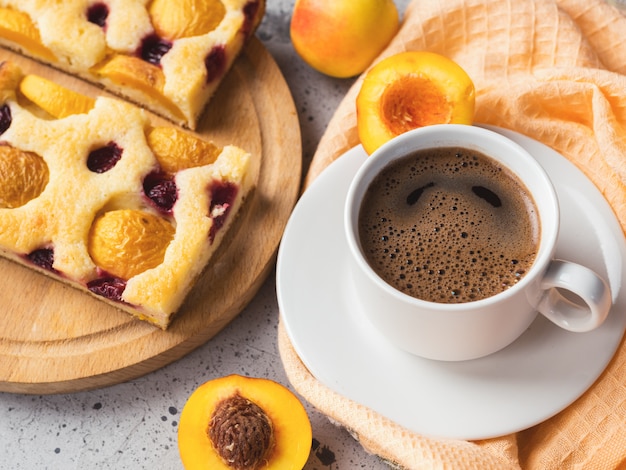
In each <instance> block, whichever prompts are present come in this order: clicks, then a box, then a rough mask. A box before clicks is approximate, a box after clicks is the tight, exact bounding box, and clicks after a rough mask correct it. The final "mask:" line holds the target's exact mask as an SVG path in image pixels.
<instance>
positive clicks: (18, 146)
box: [0, 62, 254, 329]
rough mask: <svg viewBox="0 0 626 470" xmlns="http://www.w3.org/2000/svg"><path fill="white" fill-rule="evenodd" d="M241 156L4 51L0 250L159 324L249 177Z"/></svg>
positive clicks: (179, 298) (0, 68) (246, 159)
mask: <svg viewBox="0 0 626 470" xmlns="http://www.w3.org/2000/svg"><path fill="white" fill-rule="evenodd" d="M50 97H53V98H50ZM251 158H252V157H251V155H250V154H248V153H247V152H245V151H244V150H242V149H240V148H238V147H236V146H226V147H223V148H219V147H217V146H216V145H214V144H213V143H211V142H208V141H205V140H202V139H200V138H199V137H197V136H196V135H195V134H192V133H190V132H187V131H183V130H181V129H180V128H177V127H167V126H158V127H155V126H152V125H151V123H150V121H149V119H148V117H147V113H146V112H145V111H144V110H143V109H141V108H138V107H136V106H134V105H132V104H129V103H126V102H124V101H122V100H119V99H114V98H107V97H99V98H96V99H92V98H90V97H87V96H84V95H81V94H78V93H76V92H74V91H71V90H69V89H65V88H62V87H60V86H59V85H56V84H55V83H53V82H51V81H48V80H46V79H44V78H42V77H39V76H35V75H27V76H23V74H22V72H21V70H20V69H19V68H18V67H17V66H15V65H14V64H12V63H10V62H4V63H2V64H0V254H1V255H2V256H4V257H6V258H9V259H11V260H13V261H16V262H18V263H21V264H22V265H25V266H28V267H30V268H33V269H36V270H38V271H40V272H42V273H45V274H47V275H49V276H51V277H53V278H55V279H57V280H60V281H63V282H65V283H68V284H71V285H73V286H75V287H77V288H79V289H82V290H83V291H85V292H89V293H91V294H93V295H95V296H96V297H97V298H99V299H102V300H104V301H106V302H109V303H111V304H112V305H115V306H116V307H118V308H121V309H123V310H125V311H127V312H129V313H131V314H132V315H134V316H136V317H138V318H140V319H143V320H147V321H149V322H151V323H153V324H155V325H157V326H159V327H161V328H163V329H165V328H167V327H168V325H169V324H170V322H171V320H172V317H173V316H174V314H175V313H176V312H177V310H178V309H179V307H180V306H181V304H182V303H183V301H184V299H185V297H186V295H187V294H188V292H189V291H190V289H191V288H192V286H193V285H194V283H195V281H196V279H197V278H198V277H199V276H200V275H201V273H202V272H203V270H204V269H205V268H206V266H207V265H208V264H209V261H210V259H211V257H212V255H213V254H214V253H215V252H216V250H217V249H218V247H219V245H220V242H221V241H222V239H223V237H224V234H225V233H226V232H227V231H228V229H229V226H230V225H231V224H232V222H233V220H234V219H235V216H236V214H237V212H238V211H239V208H240V207H241V205H242V203H243V201H244V198H245V197H246V195H247V194H248V192H249V190H250V189H251V188H252V186H253V185H254V181H253V179H254V178H253V177H252V172H251V171H249V169H250V165H251Z"/></svg>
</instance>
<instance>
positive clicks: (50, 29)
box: [0, 0, 265, 129]
mask: <svg viewBox="0 0 626 470" xmlns="http://www.w3.org/2000/svg"><path fill="white" fill-rule="evenodd" d="M0 6H1V7H0V45H2V46H4V47H7V48H10V49H12V50H16V51H18V52H20V53H22V54H24V55H27V56H29V57H32V58H35V59H37V60H39V61H42V62H44V63H46V64H49V65H52V66H54V67H56V68H58V69H61V70H64V71H66V72H68V73H70V74H73V75H76V76H79V77H82V78H83V79H85V80H88V81H90V82H92V83H97V84H99V85H102V86H104V87H105V89H107V90H109V91H111V92H113V93H116V94H118V95H120V96H123V97H125V98H127V99H130V100H131V101H134V102H135V103H137V104H139V105H141V106H144V107H146V108H147V109H149V110H151V111H153V112H155V113H157V114H160V115H161V116H163V117H166V118H168V119H169V120H171V121H172V122H174V123H177V124H180V125H183V126H185V127H188V128H190V129H195V128H196V126H197V124H198V119H199V118H200V116H201V114H202V112H203V110H204V109H205V107H206V104H207V103H208V101H209V100H210V98H211V96H212V95H213V94H214V92H215V91H216V89H217V87H218V85H219V84H220V82H221V81H222V79H223V78H224V76H225V75H226V73H227V72H228V70H229V69H230V68H231V66H232V63H233V62H234V60H235V58H236V57H237V56H238V55H239V53H240V52H241V50H242V48H243V46H244V45H245V42H246V40H247V39H248V38H249V37H250V36H252V34H253V33H254V32H255V30H256V28H257V26H258V25H259V23H260V22H261V19H262V18H263V15H264V13H265V0H152V1H146V0H101V1H100V0H95V1H94V0H63V1H49V2H44V1H24V0H4V1H2V2H0Z"/></svg>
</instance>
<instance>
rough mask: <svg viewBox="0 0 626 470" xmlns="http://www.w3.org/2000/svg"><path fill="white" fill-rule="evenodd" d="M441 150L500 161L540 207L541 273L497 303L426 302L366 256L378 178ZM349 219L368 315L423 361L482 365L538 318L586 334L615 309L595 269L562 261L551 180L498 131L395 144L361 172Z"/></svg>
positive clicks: (420, 136) (357, 283)
mask: <svg viewBox="0 0 626 470" xmlns="http://www.w3.org/2000/svg"><path fill="white" fill-rule="evenodd" d="M437 147H462V148H466V149H472V150H476V151H478V152H481V153H483V154H484V155H486V156H489V157H491V158H492V159H494V160H496V161H498V162H499V163H500V164H501V165H503V166H505V167H507V168H508V169H509V170H511V171H512V172H513V173H514V174H515V175H516V176H517V177H518V178H519V179H520V180H521V182H522V183H523V184H524V185H525V186H526V187H527V188H528V190H529V192H530V194H531V195H532V196H533V198H534V201H535V205H536V206H537V209H538V212H539V221H540V224H541V237H540V241H539V249H538V252H537V255H536V258H535V261H534V263H533V265H532V266H531V268H530V269H529V270H528V271H527V273H526V274H525V275H524V277H523V278H522V279H521V280H520V281H519V282H517V283H516V284H514V285H513V286H512V287H510V288H508V289H507V290H504V291H502V292H500V293H498V294H496V295H493V296H491V297H487V298H484V299H481V300H476V301H471V302H465V303H437V302H430V301H425V300H420V299H418V298H415V297H412V296H409V295H407V294H405V293H403V292H401V291H400V290H398V289H396V288H394V287H392V286H391V285H390V284H388V283H387V282H386V281H384V280H383V279H382V278H381V277H380V276H379V275H378V274H377V273H376V272H375V271H374V269H372V267H371V266H370V265H369V264H368V261H367V259H366V257H365V255H364V254H363V252H362V249H361V244H360V241H359V229H358V223H359V222H358V219H359V210H360V207H361V201H362V199H363V196H364V194H365V192H366V190H367V189H368V187H369V185H370V183H371V182H372V180H373V179H374V177H375V176H376V175H377V174H378V173H379V172H380V171H381V169H382V168H383V167H385V166H386V165H387V164H388V163H390V162H391V161H393V160H394V159H397V158H400V157H403V156H406V155H408V154H410V153H412V152H413V151H416V150H420V149H427V148H437ZM344 219H345V220H344V221H345V233H346V237H347V241H348V246H349V250H350V258H351V271H352V280H353V282H354V287H355V289H356V292H357V298H358V299H359V303H360V305H359V308H360V311H361V312H362V313H363V314H364V315H365V316H366V317H367V318H369V320H370V321H371V323H372V324H373V325H374V326H375V327H376V328H377V329H378V331H380V333H381V334H382V335H383V336H384V337H386V338H387V339H388V340H390V341H391V342H392V343H394V344H395V345H396V346H398V347H399V348H401V349H404V350H406V351H408V352H411V353H413V354H415V355H418V356H422V357H425V358H429V359H438V360H447V361H458V360H467V359H474V358H479V357H482V356H486V355H488V354H491V353H494V352H496V351H499V350H500V349H502V348H504V347H506V346H507V345H509V344H511V343H512V342H513V341H515V339H517V338H518V337H519V336H520V335H521V334H522V333H523V332H524V331H525V330H526V329H527V328H528V327H529V326H530V324H531V323H532V322H533V320H534V319H535V317H536V315H537V313H538V312H539V313H541V314H543V315H544V316H546V317H547V318H548V319H550V320H551V321H552V322H554V323H555V324H556V325H558V326H560V327H562V328H564V329H566V330H570V331H574V332H585V331H590V330H593V329H594V328H597V327H598V326H600V325H601V324H602V323H603V321H604V320H605V318H606V316H607V314H608V312H609V310H610V308H611V292H610V288H609V286H608V284H607V283H606V281H604V280H603V279H602V278H601V277H600V276H598V275H597V274H596V273H594V272H593V271H591V270H590V269H589V268H586V267H584V266H581V265H579V264H576V263H572V262H568V261H563V260H556V259H554V254H555V248H556V242H557V238H558V232H559V223H560V220H559V203H558V198H557V195H556V192H555V190H554V187H553V185H552V182H551V181H550V178H549V177H548V175H547V174H546V172H545V171H544V170H543V168H542V167H541V165H540V164H539V163H538V162H537V161H536V160H535V159H534V158H533V157H532V156H531V155H530V154H529V153H528V152H527V151H526V150H525V149H523V148H522V147H521V146H520V145H518V144H517V143H515V142H513V141H511V140H510V139H508V138H506V137H504V136H502V135H500V134H498V133H496V132H494V131H491V130H488V129H484V128H481V127H476V126H466V125H457V124H442V125H433V126H427V127H423V128H419V129H416V130H412V131H409V132H407V133H404V134H402V135H400V136H398V137H396V138H394V139H393V140H391V141H390V142H388V143H386V144H385V145H383V146H381V147H380V148H379V149H378V150H377V151H375V152H374V153H373V154H372V155H371V156H369V157H368V158H367V160H366V161H365V163H364V164H363V165H362V167H361V168H359V170H358V172H357V174H356V175H355V177H354V179H353V181H352V183H351V185H350V188H349V190H348V195H347V200H346V205H345V218H344ZM512 236H514V234H512ZM567 291H569V292H571V293H573V294H574V296H571V295H568V293H567ZM564 294H565V295H564ZM575 298H577V299H578V300H576V301H574V300H571V299H575Z"/></svg>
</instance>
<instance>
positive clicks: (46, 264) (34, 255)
mask: <svg viewBox="0 0 626 470" xmlns="http://www.w3.org/2000/svg"><path fill="white" fill-rule="evenodd" d="M26 257H27V258H28V260H29V261H30V262H31V263H33V264H34V265H36V266H39V267H40V268H42V269H45V270H47V271H51V272H54V273H56V272H57V271H56V269H54V268H53V267H52V265H53V264H54V250H53V249H52V248H40V249H38V250H35V251H32V252H31V253H29V254H28V255H26Z"/></svg>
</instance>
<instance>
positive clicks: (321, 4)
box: [290, 0, 399, 78]
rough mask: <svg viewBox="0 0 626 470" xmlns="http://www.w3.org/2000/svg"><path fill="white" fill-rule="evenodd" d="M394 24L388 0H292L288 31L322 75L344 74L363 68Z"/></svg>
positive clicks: (389, 35) (385, 41) (395, 15)
mask: <svg viewBox="0 0 626 470" xmlns="http://www.w3.org/2000/svg"><path fill="white" fill-rule="evenodd" d="M398 27H399V17H398V9H397V8H396V5H395V4H394V2H393V1H392V0H359V1H354V0H296V3H295V5H294V9H293V15H292V17H291V24H290V34H291V41H292V43H293V46H294V48H295V50H296V52H297V53H298V55H300V57H302V59H303V60H304V61H305V62H306V63H307V64H309V65H310V66H311V67H313V68H314V69H316V70H318V71H319V72H322V73H324V74H326V75H329V76H332V77H338V78H347V77H352V76H354V75H358V74H360V73H361V72H363V71H364V70H365V69H366V68H367V67H368V66H369V65H370V64H371V63H372V61H373V60H374V59H375V58H376V57H377V56H378V54H380V53H381V52H382V50H383V49H384V48H385V46H387V44H388V43H389V41H391V39H392V38H393V37H394V35H395V34H396V32H397V31H398Z"/></svg>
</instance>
